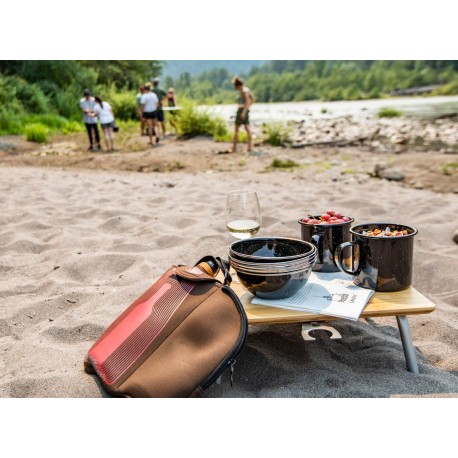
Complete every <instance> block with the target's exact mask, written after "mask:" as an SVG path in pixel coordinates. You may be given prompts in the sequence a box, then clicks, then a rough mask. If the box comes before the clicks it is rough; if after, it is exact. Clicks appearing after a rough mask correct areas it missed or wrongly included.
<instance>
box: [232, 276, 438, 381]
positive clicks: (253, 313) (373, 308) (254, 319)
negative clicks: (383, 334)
mask: <svg viewBox="0 0 458 458" xmlns="http://www.w3.org/2000/svg"><path fill="white" fill-rule="evenodd" d="M234 277H235V275H234ZM231 287H232V289H233V290H234V291H235V293H236V294H237V296H238V297H239V298H240V301H241V302H242V305H243V306H244V308H245V312H246V314H247V317H248V324H249V325H254V324H285V323H303V331H302V336H303V337H304V339H305V340H314V339H307V337H306V336H308V332H310V330H312V329H316V330H318V329H325V330H330V331H331V332H332V328H327V327H326V326H324V327H323V326H321V327H320V326H313V325H311V323H318V322H327V321H336V320H340V318H336V317H334V316H327V315H319V314H314V313H308V312H299V311H295V310H287V309H283V308H276V307H270V306H265V305H257V304H252V303H251V299H252V297H253V295H252V294H250V293H249V292H247V291H246V290H245V289H244V288H243V287H242V285H241V284H240V283H238V282H237V281H234V282H233V283H232V285H231ZM435 308H436V307H435V305H434V304H433V303H432V302H431V301H430V300H429V299H427V298H426V297H425V296H423V295H422V294H421V293H419V292H418V291H417V290H416V289H415V288H413V287H412V286H410V287H409V288H407V289H405V290H403V291H397V292H393V293H378V292H375V293H374V295H373V296H372V298H371V299H370V301H369V302H368V304H367V305H366V307H365V308H364V310H363V312H362V313H361V316H360V319H361V318H376V317H382V316H395V317H396V320H397V323H398V328H399V333H400V336H401V341H402V346H403V349H404V355H405V358H406V363H407V369H408V370H409V371H410V372H413V373H414V374H419V370H418V364H417V358H416V356H415V348H414V346H413V342H412V336H411V334H410V328H409V322H408V320H407V316H408V315H421V314H424V313H431V312H433V311H434V309H435Z"/></svg>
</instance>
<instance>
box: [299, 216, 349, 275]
mask: <svg viewBox="0 0 458 458" xmlns="http://www.w3.org/2000/svg"><path fill="white" fill-rule="evenodd" d="M314 218H316V219H319V218H320V217H319V216H314ZM353 221H354V219H353V218H350V220H349V221H346V222H345V223H338V224H309V223H304V222H303V221H301V220H299V221H298V223H299V224H300V225H301V239H302V240H304V241H305V242H310V243H313V244H314V245H315V246H316V248H317V250H318V257H317V260H316V262H315V265H314V266H313V270H314V271H315V272H339V267H338V266H337V265H336V263H335V262H334V252H335V250H336V248H337V247H338V246H339V245H340V244H341V243H343V242H347V241H350V240H351V234H350V226H351V224H352V223H353Z"/></svg>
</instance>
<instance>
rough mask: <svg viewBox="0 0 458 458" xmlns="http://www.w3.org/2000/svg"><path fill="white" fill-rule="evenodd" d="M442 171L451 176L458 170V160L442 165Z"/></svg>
mask: <svg viewBox="0 0 458 458" xmlns="http://www.w3.org/2000/svg"><path fill="white" fill-rule="evenodd" d="M442 172H443V174H444V175H447V176H450V175H453V174H454V173H457V172H458V162H449V163H448V164H444V165H443V166H442Z"/></svg>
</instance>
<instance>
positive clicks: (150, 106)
mask: <svg viewBox="0 0 458 458" xmlns="http://www.w3.org/2000/svg"><path fill="white" fill-rule="evenodd" d="M158 106H159V100H158V98H157V95H156V94H155V93H154V92H151V86H150V85H148V84H145V93H144V94H143V95H142V97H141V107H142V117H143V118H144V119H145V120H146V122H147V124H148V135H149V143H148V144H149V145H151V146H152V145H153V136H156V143H159V134H158V133H157V132H156V129H157V127H156V119H157V109H158Z"/></svg>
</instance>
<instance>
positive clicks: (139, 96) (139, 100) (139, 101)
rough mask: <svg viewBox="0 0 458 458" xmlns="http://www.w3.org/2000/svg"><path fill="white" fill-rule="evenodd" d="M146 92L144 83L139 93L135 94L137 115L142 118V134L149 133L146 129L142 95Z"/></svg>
mask: <svg viewBox="0 0 458 458" xmlns="http://www.w3.org/2000/svg"><path fill="white" fill-rule="evenodd" d="M144 93H145V86H144V85H143V84H142V85H141V86H140V88H139V92H138V94H137V95H136V96H135V103H136V105H137V115H138V117H139V119H140V132H141V134H140V135H148V133H147V132H146V131H145V127H146V119H144V118H143V117H142V95H143V94H144Z"/></svg>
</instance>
